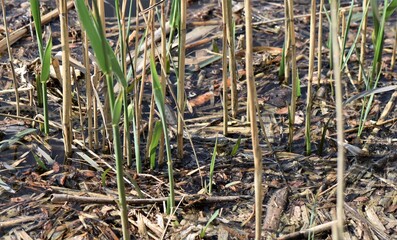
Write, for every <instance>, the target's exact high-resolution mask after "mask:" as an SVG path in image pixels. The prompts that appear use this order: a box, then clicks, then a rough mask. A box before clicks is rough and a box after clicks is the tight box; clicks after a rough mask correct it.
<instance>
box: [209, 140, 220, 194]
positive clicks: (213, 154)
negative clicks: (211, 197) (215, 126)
mask: <svg viewBox="0 0 397 240" xmlns="http://www.w3.org/2000/svg"><path fill="white" fill-rule="evenodd" d="M217 149H218V136H216V139H215V146H214V150H213V151H212V157H211V165H210V182H209V184H208V193H209V194H211V192H212V178H213V177H214V169H215V160H216V153H217V151H218V150H217Z"/></svg>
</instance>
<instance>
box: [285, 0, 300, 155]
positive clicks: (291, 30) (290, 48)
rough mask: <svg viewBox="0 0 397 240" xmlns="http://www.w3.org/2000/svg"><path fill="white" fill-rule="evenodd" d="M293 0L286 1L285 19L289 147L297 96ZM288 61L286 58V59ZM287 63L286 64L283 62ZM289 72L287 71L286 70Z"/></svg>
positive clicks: (291, 138)
mask: <svg viewBox="0 0 397 240" xmlns="http://www.w3.org/2000/svg"><path fill="white" fill-rule="evenodd" d="M293 2H294V1H293V0H288V1H287V5H286V8H287V12H288V17H287V19H286V21H287V22H288V24H287V25H288V28H287V30H288V33H286V35H287V34H288V35H289V37H288V39H289V41H288V43H289V45H288V51H287V52H288V53H287V56H289V57H290V58H289V60H290V61H291V82H292V94H291V108H290V121H291V122H290V126H291V127H290V132H289V138H288V143H289V146H290V147H291V145H292V141H293V136H294V133H293V130H294V128H293V126H294V123H295V111H296V100H297V98H298V96H297V94H298V93H297V88H298V78H297V77H298V69H297V65H296V44H295V25H294V21H293V19H294V6H293ZM286 61H288V59H286ZM285 65H287V64H285ZM286 71H287V70H286ZM287 74H289V72H287Z"/></svg>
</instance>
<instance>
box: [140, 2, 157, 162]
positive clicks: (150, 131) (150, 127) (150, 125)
mask: <svg viewBox="0 0 397 240" xmlns="http://www.w3.org/2000/svg"><path fill="white" fill-rule="evenodd" d="M154 3H155V2H154V1H153V0H151V1H150V5H153V4H154ZM143 16H144V15H143ZM147 21H148V26H149V31H150V32H149V33H150V50H151V54H155V51H154V50H155V48H156V46H155V42H154V33H155V30H154V9H151V10H150V11H149V18H148V20H147ZM147 41H148V38H147V37H146V38H145V45H144V46H145V48H144V50H143V59H144V60H143V62H144V63H146V56H147V53H146V52H147V48H148V45H147ZM145 71H146V64H143V69H142V72H143V73H144V72H145ZM144 75H145V74H144ZM144 75H143V76H142V81H141V82H142V84H141V90H142V92H140V99H142V98H143V85H144V84H143V83H144V78H145V76H144ZM154 93H155V89H154V80H153V79H152V96H151V98H150V113H149V121H148V134H147V141H146V151H145V159H148V158H149V151H150V144H151V142H152V137H153V131H154V113H155V102H154ZM140 106H141V104H139V108H140Z"/></svg>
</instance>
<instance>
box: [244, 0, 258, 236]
mask: <svg viewBox="0 0 397 240" xmlns="http://www.w3.org/2000/svg"><path fill="white" fill-rule="evenodd" d="M244 9H245V36H246V55H245V67H246V72H247V92H248V96H247V98H248V103H249V105H248V106H249V115H250V119H251V134H252V150H253V153H254V168H255V170H254V187H255V239H257V240H259V239H261V235H262V200H263V189H262V152H261V148H260V146H259V138H258V127H257V122H256V107H255V94H254V93H255V79H254V67H253V65H252V61H253V59H252V58H253V46H252V45H253V38H252V9H251V1H250V0H245V1H244Z"/></svg>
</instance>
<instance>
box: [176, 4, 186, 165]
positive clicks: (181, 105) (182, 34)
mask: <svg viewBox="0 0 397 240" xmlns="http://www.w3.org/2000/svg"><path fill="white" fill-rule="evenodd" d="M180 7H181V12H180V25H179V34H178V36H179V47H178V48H179V56H178V83H177V102H178V110H179V111H178V129H177V148H178V158H180V159H182V158H183V126H184V122H183V118H184V117H183V116H184V112H185V104H186V103H185V55H186V16H187V1H180Z"/></svg>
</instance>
